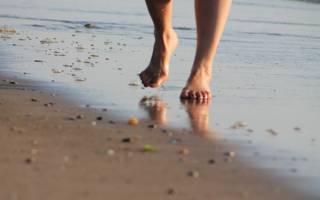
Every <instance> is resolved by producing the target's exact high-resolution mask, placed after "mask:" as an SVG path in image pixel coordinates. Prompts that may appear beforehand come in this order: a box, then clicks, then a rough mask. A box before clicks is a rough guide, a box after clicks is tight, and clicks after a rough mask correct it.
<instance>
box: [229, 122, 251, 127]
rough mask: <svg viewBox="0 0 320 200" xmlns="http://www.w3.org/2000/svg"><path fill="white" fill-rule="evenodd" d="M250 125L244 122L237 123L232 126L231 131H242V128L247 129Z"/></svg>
mask: <svg viewBox="0 0 320 200" xmlns="http://www.w3.org/2000/svg"><path fill="white" fill-rule="evenodd" d="M247 126H248V125H247V124H246V123H245V122H243V121H237V122H235V123H234V124H233V125H231V126H230V128H231V129H240V128H245V127H247Z"/></svg>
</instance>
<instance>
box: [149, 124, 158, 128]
mask: <svg viewBox="0 0 320 200" xmlns="http://www.w3.org/2000/svg"><path fill="white" fill-rule="evenodd" d="M157 127H158V125H157V124H150V125H148V128H157Z"/></svg>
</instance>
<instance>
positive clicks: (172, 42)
mask: <svg viewBox="0 0 320 200" xmlns="http://www.w3.org/2000/svg"><path fill="white" fill-rule="evenodd" d="M146 4H147V7H148V10H149V13H150V16H151V18H152V21H153V24H154V28H155V30H154V35H155V43H154V47H153V53H152V57H151V61H150V64H149V66H148V67H147V68H146V69H145V70H144V71H142V72H141V73H140V75H139V76H140V79H141V81H142V83H143V85H144V86H145V87H159V86H160V85H161V84H162V83H163V82H164V81H166V80H167V79H168V76H169V63H170V57H171V54H172V53H173V51H174V50H175V49H176V47H177V45H178V38H177V35H176V33H175V32H174V30H173V28H172V23H171V21H172V20H171V18H172V0H146Z"/></svg>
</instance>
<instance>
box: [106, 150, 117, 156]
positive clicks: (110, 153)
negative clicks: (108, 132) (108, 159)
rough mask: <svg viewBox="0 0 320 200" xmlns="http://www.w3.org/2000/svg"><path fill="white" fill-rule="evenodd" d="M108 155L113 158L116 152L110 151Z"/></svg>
mask: <svg viewBox="0 0 320 200" xmlns="http://www.w3.org/2000/svg"><path fill="white" fill-rule="evenodd" d="M107 153H108V155H109V156H113V155H114V154H115V153H116V152H115V151H114V150H113V149H108V152H107Z"/></svg>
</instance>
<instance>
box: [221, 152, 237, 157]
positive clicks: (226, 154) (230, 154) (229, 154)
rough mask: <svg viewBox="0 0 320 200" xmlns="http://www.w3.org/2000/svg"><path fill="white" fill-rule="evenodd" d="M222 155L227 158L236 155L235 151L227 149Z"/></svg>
mask: <svg viewBox="0 0 320 200" xmlns="http://www.w3.org/2000/svg"><path fill="white" fill-rule="evenodd" d="M224 155H225V156H227V157H229V158H234V157H235V156H236V153H235V152H234V151H227V152H225V153H224Z"/></svg>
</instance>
